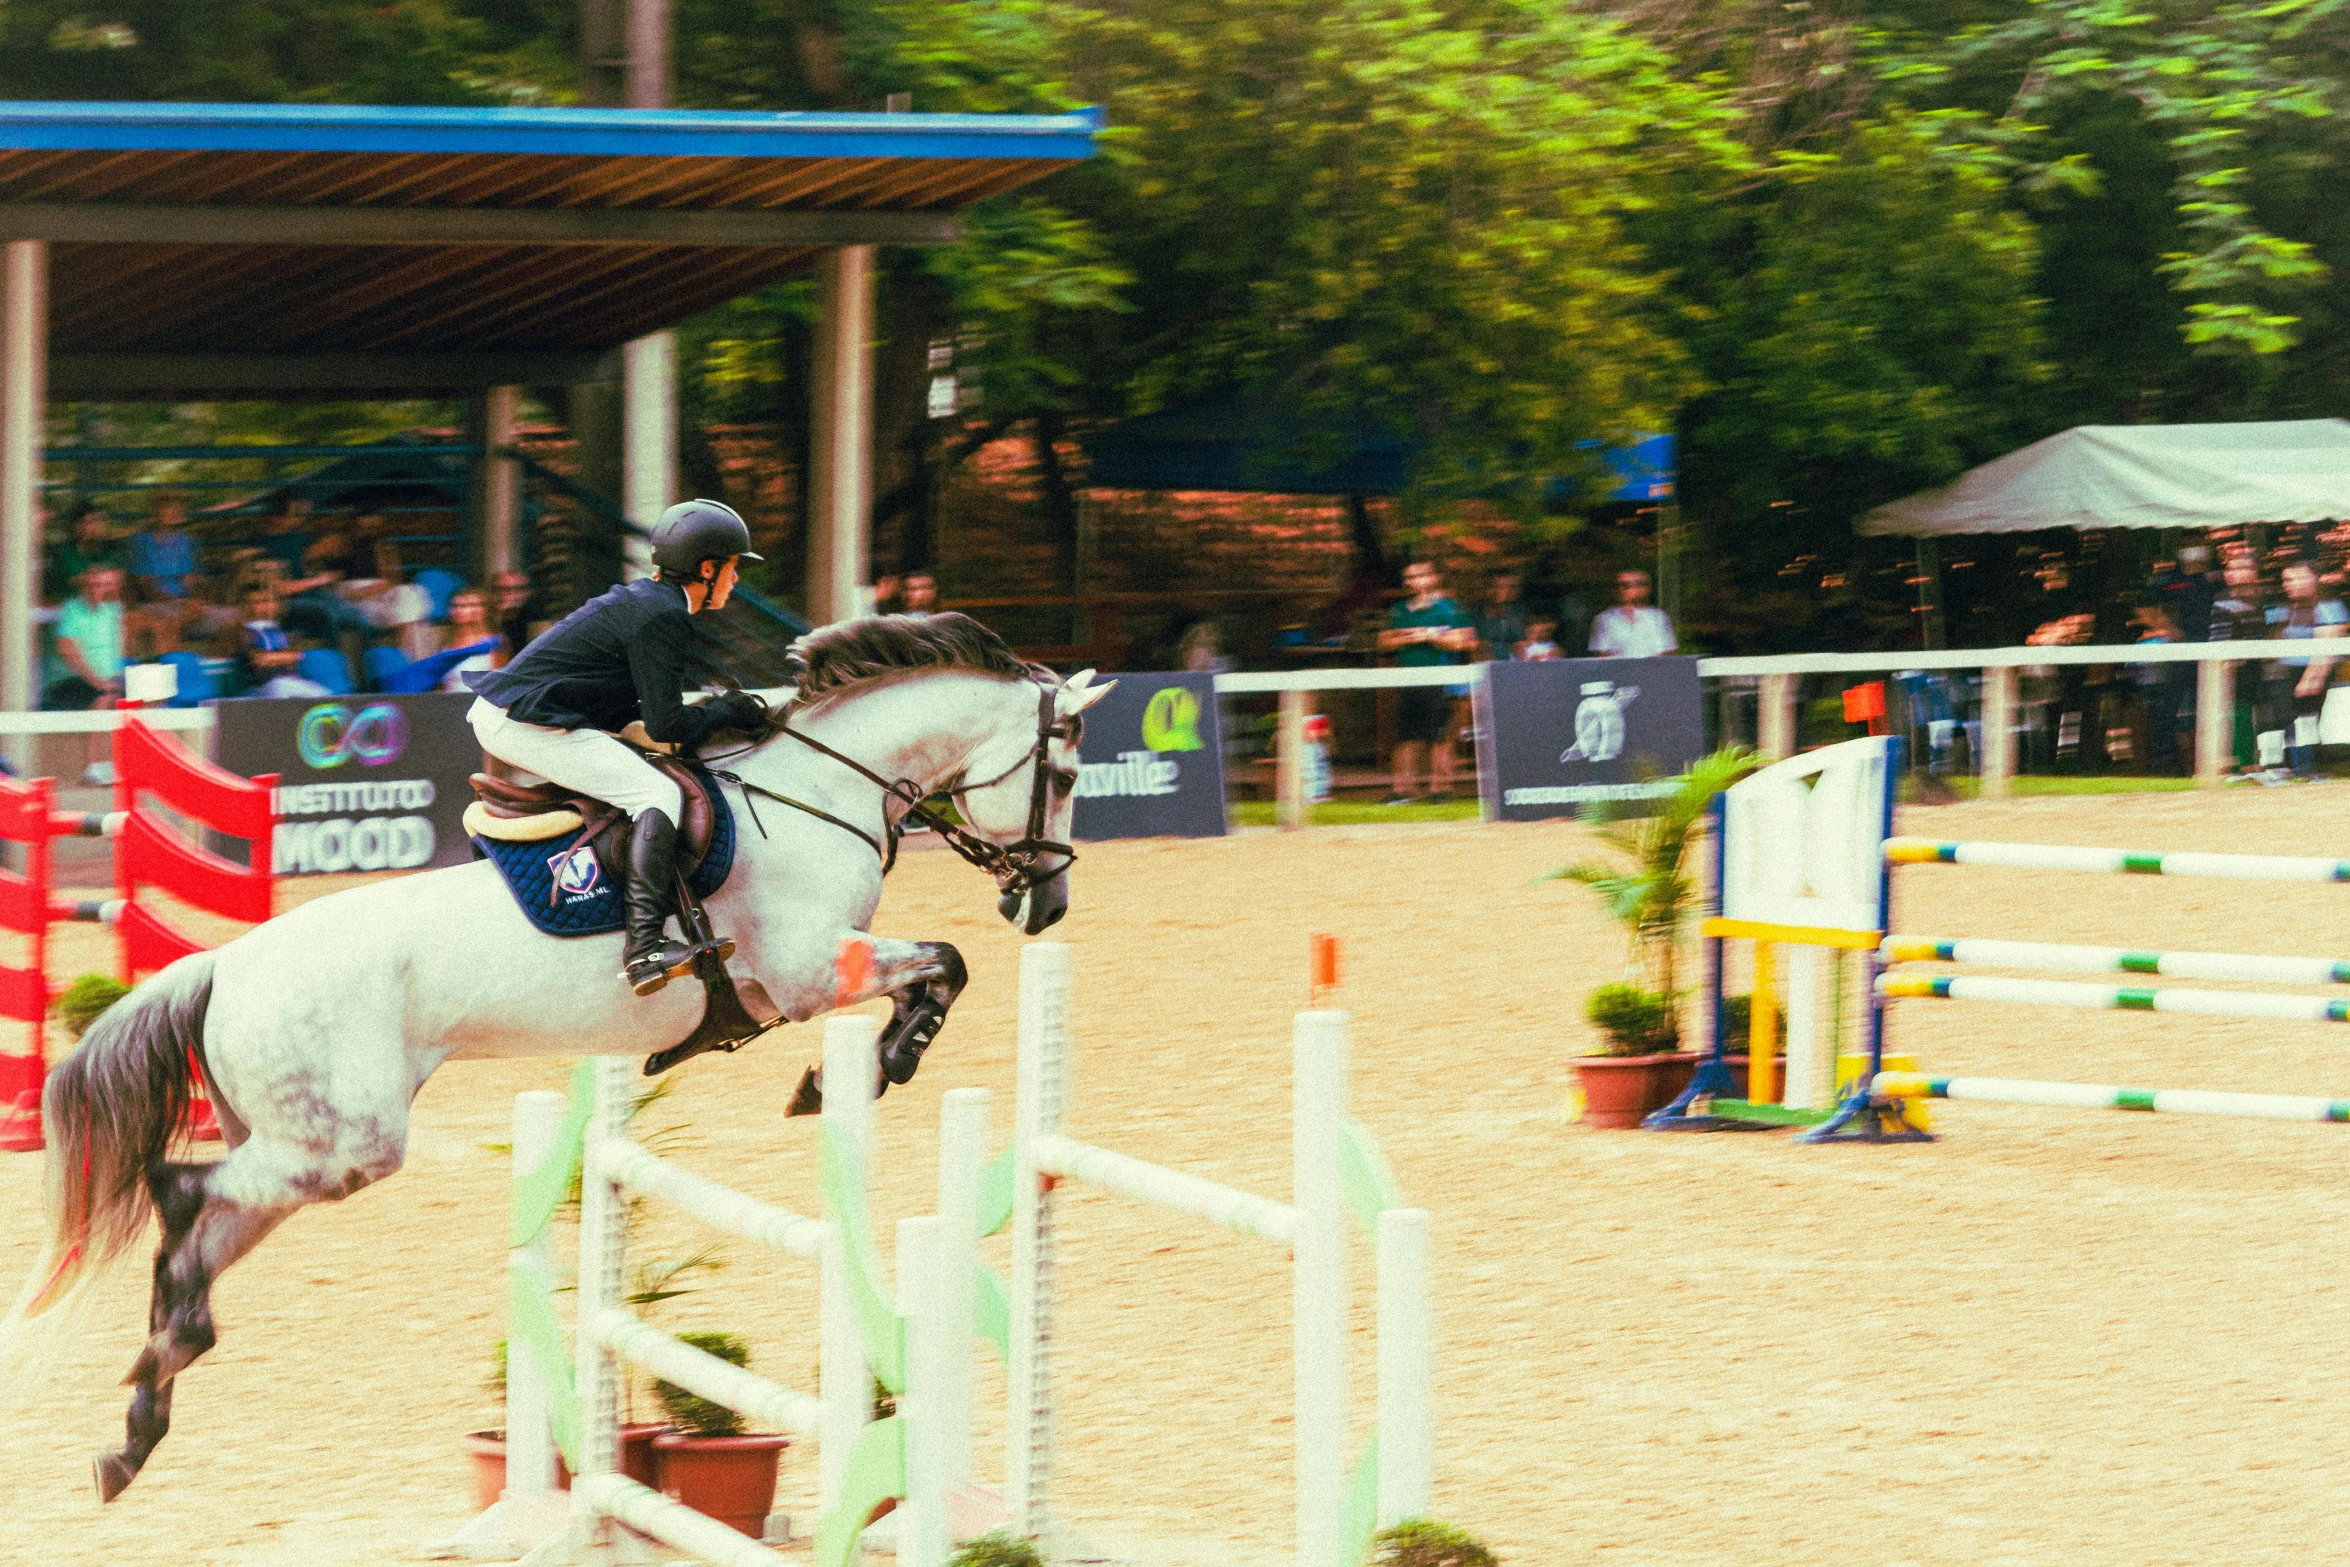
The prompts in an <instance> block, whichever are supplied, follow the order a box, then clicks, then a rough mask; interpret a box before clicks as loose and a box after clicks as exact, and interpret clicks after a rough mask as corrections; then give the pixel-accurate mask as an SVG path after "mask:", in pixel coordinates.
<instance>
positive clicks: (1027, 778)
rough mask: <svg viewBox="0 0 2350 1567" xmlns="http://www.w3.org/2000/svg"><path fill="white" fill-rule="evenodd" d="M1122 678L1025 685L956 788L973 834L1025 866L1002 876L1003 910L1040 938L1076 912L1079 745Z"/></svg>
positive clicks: (1077, 677)
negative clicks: (1072, 839)
mask: <svg viewBox="0 0 2350 1567" xmlns="http://www.w3.org/2000/svg"><path fill="white" fill-rule="evenodd" d="M1117 684H1118V682H1116V681H1115V680H1112V681H1108V682H1106V683H1104V684H1101V685H1096V684H1094V681H1093V671H1092V670H1090V669H1085V670H1080V671H1078V672H1077V673H1076V674H1074V675H1072V676H1070V677H1069V678H1068V679H1067V680H1065V681H1061V682H1058V683H1054V684H1044V683H1038V684H1036V685H1033V686H1028V687H1025V688H1024V689H1025V691H1029V692H1033V693H1034V700H1033V701H1032V702H1031V701H1028V700H1026V699H1025V697H1024V698H1023V699H1022V700H1021V701H1019V702H1018V703H1015V704H1014V707H1015V708H1016V711H1015V712H1014V713H1013V714H1012V715H1011V716H1008V717H1007V718H1006V719H1005V721H1004V723H1003V724H1002V725H1001V726H1000V727H999V729H998V730H997V732H996V733H995V734H993V735H991V736H989V737H988V738H987V739H986V740H984V741H982V742H981V743H980V744H979V745H978V746H977V747H976V748H975V749H974V750H973V751H972V753H971V756H970V759H969V760H968V761H967V762H966V763H965V764H964V768H963V780H964V781H963V782H961V783H959V784H957V785H956V786H954V788H953V789H952V793H953V795H954V798H955V803H956V805H957V806H958V807H959V808H960V809H961V811H962V813H963V820H964V821H965V822H966V823H967V824H968V825H969V826H970V828H971V831H972V832H974V833H975V834H977V835H978V836H979V837H981V838H984V839H986V840H987V841H988V842H989V843H992V844H994V845H995V846H996V847H997V848H999V849H1002V850H1004V851H1005V853H1006V854H1008V855H1009V856H1011V858H1012V862H1013V863H1014V864H1017V865H1023V866H1024V867H1025V868H1024V869H1022V870H1020V871H1019V872H1018V873H1017V874H1014V875H1011V876H1009V877H1005V878H1003V879H1002V880H1001V883H1000V884H1001V886H1002V888H1003V896H1002V897H1001V898H999V899H998V900H997V903H996V908H997V910H998V911H999V912H1001V913H1002V915H1003V917H1004V918H1005V919H1007V920H1013V921H1017V922H1018V923H1019V924H1020V926H1021V928H1022V929H1023V930H1025V931H1026V932H1027V933H1028V934H1029V935H1031V936H1034V935H1037V934H1039V933H1040V932H1042V931H1044V930H1045V929H1046V928H1047V927H1048V926H1050V925H1052V924H1053V923H1054V922H1055V921H1057V920H1059V919H1060V917H1061V916H1062V915H1064V914H1066V913H1068V912H1069V862H1070V860H1071V859H1072V858H1074V857H1075V856H1074V854H1073V852H1072V851H1071V850H1069V849H1068V848H1067V847H1066V846H1067V844H1068V842H1069V821H1070V817H1071V816H1072V814H1073V813H1074V810H1075V806H1076V799H1077V768H1078V762H1077V742H1078V737H1079V736H1080V734H1081V733H1082V732H1083V730H1084V727H1085V719H1084V717H1083V715H1084V712H1085V710H1086V709H1087V708H1089V707H1091V706H1093V704H1094V703H1096V702H1099V701H1100V700H1101V699H1102V698H1103V697H1105V696H1108V695H1109V694H1110V692H1111V691H1112V690H1114V689H1115V688H1116V686H1117Z"/></svg>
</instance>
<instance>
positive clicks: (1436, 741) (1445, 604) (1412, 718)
mask: <svg viewBox="0 0 2350 1567" xmlns="http://www.w3.org/2000/svg"><path fill="white" fill-rule="evenodd" d="M1403 585H1404V587H1405V589H1406V590H1407V592H1408V594H1409V597H1407V598H1405V599H1404V600H1403V602H1401V603H1399V604H1397V605H1396V606H1395V607H1394V608H1392V609H1390V610H1389V611H1388V612H1387V629H1386V630H1384V631H1382V632H1380V633H1379V651H1380V652H1382V653H1392V654H1394V655H1395V661H1396V663H1398V664H1400V665H1402V666H1403V667H1404V668H1406V669H1426V668H1430V667H1433V666H1437V665H1443V664H1464V663H1467V662H1468V659H1469V655H1470V653H1471V651H1472V650H1474V649H1475V647H1476V646H1477V623H1476V621H1475V620H1473V619H1471V618H1470V616H1469V613H1468V611H1466V610H1464V609H1462V608H1461V607H1460V605H1458V604H1456V603H1454V602H1453V601H1452V599H1451V598H1449V597H1447V596H1446V594H1445V592H1444V589H1443V584H1442V581H1441V579H1439V578H1438V576H1437V575H1436V564H1435V562H1433V561H1426V560H1415V561H1413V562H1412V563H1411V564H1410V565H1408V566H1406V567H1404V569H1403ZM1395 695H1396V743H1395V793H1393V794H1391V795H1389V796H1388V797H1387V803H1388V804H1389V805H1410V804H1412V803H1414V801H1415V800H1416V799H1417V798H1418V796H1416V795H1415V794H1414V793H1413V792H1412V788H1413V784H1414V782H1415V780H1416V779H1417V777H1418V775H1419V765H1418V764H1419V757H1418V755H1417V753H1418V751H1419V750H1420V748H1421V747H1422V746H1425V747H1427V748H1428V785H1429V791H1430V792H1429V796H1428V797H1429V798H1430V799H1431V800H1448V799H1450V798H1452V733H1453V727H1454V726H1453V722H1452V710H1453V698H1454V692H1453V688H1452V687H1450V686H1405V687H1403V688H1402V689H1401V690H1399V691H1397V692H1396V693H1395Z"/></svg>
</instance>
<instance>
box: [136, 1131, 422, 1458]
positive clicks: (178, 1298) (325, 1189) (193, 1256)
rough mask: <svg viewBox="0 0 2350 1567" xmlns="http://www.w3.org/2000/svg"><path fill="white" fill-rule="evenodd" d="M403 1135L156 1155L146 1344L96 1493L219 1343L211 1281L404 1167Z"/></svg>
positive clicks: (166, 1426) (150, 1442) (159, 1422)
mask: <svg viewBox="0 0 2350 1567" xmlns="http://www.w3.org/2000/svg"><path fill="white" fill-rule="evenodd" d="M399 1163H400V1143H399V1140H398V1139H396V1138H395V1139H392V1140H389V1141H388V1142H387V1141H384V1140H377V1139H370V1140H366V1141H365V1142H364V1143H363V1145H362V1148H361V1157H359V1158H357V1159H345V1158H337V1159H332V1160H328V1161H318V1160H314V1159H312V1158H310V1157H308V1156H306V1155H303V1154H300V1153H296V1152H295V1151H293V1150H291V1149H288V1148H286V1147H284V1146H283V1145H273V1144H270V1143H266V1142H262V1141H259V1140H256V1141H252V1142H248V1143H246V1144H245V1145H244V1146H243V1147H241V1148H239V1149H237V1150H236V1151H235V1152H234V1153H232V1154H230V1155H229V1156H228V1157H227V1158H225V1159H223V1160H221V1161H220V1162H219V1163H218V1164H169V1163H163V1162H158V1163H157V1164H156V1165H154V1166H153V1167H152V1168H151V1169H150V1170H149V1171H148V1178H147V1184H148V1188H149V1190H150V1191H152V1192H153V1193H154V1196H155V1205H156V1212H157V1214H158V1216H159V1217H160V1218H161V1220H162V1226H163V1241H162V1244H161V1245H159V1246H158V1247H157V1248H156V1251H155V1282H154V1293H153V1296H152V1298H151V1301H150V1304H149V1306H148V1313H147V1328H148V1333H149V1337H148V1340H147V1347H146V1348H145V1349H143V1350H141V1351H140V1352H139V1358H138V1362H137V1363H136V1364H135V1365H133V1366H132V1367H131V1371H130V1375H129V1376H127V1377H125V1378H124V1379H123V1380H124V1381H126V1382H128V1383H129V1384H130V1385H131V1387H132V1389H133V1392H132V1394H131V1407H130V1413H129V1415H128V1416H127V1417H126V1418H125V1420H124V1433H125V1440H124V1442H123V1445H122V1446H121V1447H120V1448H118V1449H117V1450H115V1451H114V1452H111V1453H106V1454H102V1455H101V1456H100V1457H99V1459H98V1498H99V1500H100V1501H103V1502H111V1501H113V1500H114V1499H115V1498H116V1497H117V1496H120V1495H121V1494H122V1492H123V1489H124V1488H125V1487H126V1486H128V1485H129V1484H130V1483H131V1482H132V1481H133V1480H135V1479H137V1478H138V1474H139V1470H140V1469H141V1467H143V1466H144V1465H145V1464H146V1462H147V1459H148V1456H149V1455H150V1454H152V1453H153V1452H154V1451H155V1446H156V1444H157V1443H159V1442H161V1441H162V1440H163V1437H164V1434H165V1433H166V1432H167V1431H168V1430H170V1428H171V1393H172V1387H173V1378H175V1377H177V1376H178V1375H179V1374H180V1372H182V1371H184V1370H186V1369H187V1367H188V1364H189V1363H190V1362H191V1361H193V1360H194V1359H195V1358H196V1357H197V1356H199V1355H201V1354H203V1353H204V1352H205V1351H206V1350H208V1349H210V1348H211V1347H212V1345H213V1341H214V1339H215V1337H216V1336H217V1335H216V1332H215V1330H214V1327H213V1323H212V1284H213V1281H214V1280H215V1279H217V1278H219V1277H220V1275H221V1274H222V1273H223V1272H225V1271H227V1269H228V1268H229V1266H230V1265H231V1264H232V1263H234V1262H236V1261H237V1259H238V1258H240V1257H242V1256H244V1255H245V1253H247V1252H249V1251H251V1250H252V1249H253V1248H254V1247H255V1246H257V1245H259V1244H260V1243H261V1241H262V1240H263V1239H264V1238H265V1237H266V1236H267V1235H268V1234H269V1232H270V1231H271V1230H274V1229H276V1228H277V1226H278V1225H279V1223H280V1222H282V1221H283V1220H284V1219H285V1217H286V1216H287V1215H288V1214H290V1213H292V1212H293V1211H294V1210H295V1209H297V1208H300V1207H302V1206H304V1205H305V1204H307V1203H312V1202H320V1201H326V1200H330V1199H333V1198H339V1197H346V1196H348V1195H350V1194H351V1193H352V1192H354V1191H357V1190H358V1189H359V1188H360V1187H362V1186H365V1185H367V1184H368V1183H369V1182H371V1181H374V1180H378V1179H381V1178H382V1177H383V1176H385V1175H388V1174H390V1173H391V1172H392V1171H393V1170H395V1169H397V1168H398V1167H399Z"/></svg>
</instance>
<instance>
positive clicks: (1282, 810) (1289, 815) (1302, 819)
mask: <svg viewBox="0 0 2350 1567" xmlns="http://www.w3.org/2000/svg"><path fill="white" fill-rule="evenodd" d="M1313 706H1314V693H1312V692H1311V691H1284V692H1282V693H1281V723H1280V727H1279V729H1277V730H1276V731H1275V734H1274V741H1273V825H1274V826H1276V827H1278V828H1280V829H1281V830H1282V831H1283V832H1292V831H1295V830H1296V829H1297V828H1300V827H1303V826H1305V825H1307V824H1308V823H1309V822H1311V821H1312V820H1313V819H1314V804H1313V802H1312V801H1311V800H1309V799H1307V798H1306V715H1307V714H1308V713H1310V712H1311V711H1313Z"/></svg>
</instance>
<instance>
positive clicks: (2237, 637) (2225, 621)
mask: <svg viewBox="0 0 2350 1567" xmlns="http://www.w3.org/2000/svg"><path fill="white" fill-rule="evenodd" d="M2267 635H2268V596H2267V595H2266V594H2265V593H2263V592H2262V591H2261V586H2260V567H2259V566H2258V565H2257V564H2256V563H2255V562H2254V561H2253V559H2252V555H2251V552H2250V551H2248V550H2239V551H2237V552H2236V554H2235V555H2233V556H2232V557H2230V558H2229V560H2228V569H2227V574H2226V579H2225V582H2224V585H2223V586H2222V587H2221V590H2220V595H2219V597H2218V598H2217V599H2216V600H2214V601H2213V603H2212V606H2211V630H2210V633H2209V638H2208V639H2209V640H2210V641H2213V642H2258V641H2260V640H2261V639H2262V638H2264V637H2266V636H2267Z"/></svg>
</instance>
